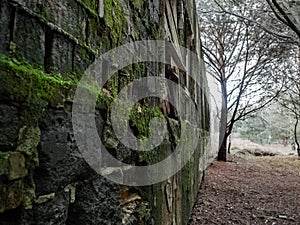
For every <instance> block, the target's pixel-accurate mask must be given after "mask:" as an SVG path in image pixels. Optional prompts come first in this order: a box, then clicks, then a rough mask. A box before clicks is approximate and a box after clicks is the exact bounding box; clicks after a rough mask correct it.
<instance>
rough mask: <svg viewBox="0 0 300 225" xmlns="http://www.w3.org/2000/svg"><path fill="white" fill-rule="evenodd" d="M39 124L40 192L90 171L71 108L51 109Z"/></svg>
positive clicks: (63, 185) (38, 182)
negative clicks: (80, 148) (75, 133)
mask: <svg viewBox="0 0 300 225" xmlns="http://www.w3.org/2000/svg"><path fill="white" fill-rule="evenodd" d="M40 128H41V130H42V133H41V144H40V148H39V159H40V165H39V168H38V169H37V170H36V173H35V174H34V177H35V180H36V191H37V194H38V195H43V194H47V193H51V192H55V191H58V190H59V189H62V188H64V187H65V186H67V185H68V184H70V183H73V182H74V181H77V180H80V179H84V177H88V176H89V175H90V173H91V169H90V167H89V166H88V165H87V163H86V162H85V161H84V159H83V158H82V156H81V154H80V152H79V151H78V148H77V147H76V144H75V140H74V137H73V131H72V124H71V113H70V112H69V111H65V110H64V109H58V110H53V109H49V110H48V111H47V116H46V117H44V118H43V120H42V121H41V125H40Z"/></svg>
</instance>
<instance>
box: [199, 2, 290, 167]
mask: <svg viewBox="0 0 300 225" xmlns="http://www.w3.org/2000/svg"><path fill="white" fill-rule="evenodd" d="M249 4H250V3H249V1H239V2H238V3H237V2H235V1H226V2H224V1H222V3H221V1H211V0H201V1H199V15H200V16H199V20H200V26H201V30H202V44H203V49H204V55H205V61H206V63H207V65H208V66H207V70H208V72H209V73H211V74H212V76H213V77H214V78H215V79H216V80H217V81H218V82H219V84H220V87H221V92H222V96H223V98H222V109H221V125H220V138H219V140H220V148H219V152H218V160H223V161H226V146H227V138H228V136H229V135H230V134H231V132H232V129H233V127H234V124H235V123H236V122H237V121H239V120H241V119H245V118H247V117H249V116H250V115H251V114H253V113H254V112H256V111H258V110H260V109H262V108H263V107H265V106H267V105H268V104H270V103H271V101H273V100H274V99H275V98H276V97H277V96H278V94H279V93H280V91H281V89H282V87H283V84H284V81H285V79H284V78H285V76H286V71H285V67H284V62H285V60H286V59H285V57H284V56H286V55H287V53H286V51H287V50H288V48H289V46H288V45H287V42H283V41H278V38H275V37H274V36H273V35H271V34H270V33H269V32H266V31H265V30H264V29H262V28H261V27H260V26H256V24H255V23H253V22H251V20H255V21H256V20H257V19H259V15H257V14H254V13H253V10H252V9H253V7H255V6H256V5H255V3H253V5H249ZM200 6H201V8H200ZM249 9H251V10H249ZM229 10H235V11H238V13H239V15H240V16H236V15H234V14H232V13H231V14H230V13H224V11H225V12H226V11H229ZM251 16H252V17H253V19H251V20H249V19H246V18H251Z"/></svg>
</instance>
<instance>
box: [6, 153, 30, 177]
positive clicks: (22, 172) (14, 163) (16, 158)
mask: <svg viewBox="0 0 300 225" xmlns="http://www.w3.org/2000/svg"><path fill="white" fill-rule="evenodd" d="M25 166H26V165H25V157H24V156H23V154H21V153H19V152H12V153H11V154H10V157H9V168H8V171H9V173H8V179H9V180H16V179H19V178H22V177H25V176H26V175H27V169H26V167H25Z"/></svg>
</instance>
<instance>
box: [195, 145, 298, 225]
mask: <svg viewBox="0 0 300 225" xmlns="http://www.w3.org/2000/svg"><path fill="white" fill-rule="evenodd" d="M233 142H234V141H233ZM292 153H294V155H291V154H292ZM268 155H274V156H268ZM199 224H208V225H212V224H218V225H221V224H226V225H227V224H249V225H252V224H270V225H281V224H299V225H300V160H299V159H298V157H297V156H296V155H295V152H293V151H291V150H289V149H288V147H284V146H282V145H275V146H272V147H271V148H270V146H261V145H257V144H254V143H250V142H246V143H245V141H243V140H235V142H234V144H233V150H232V153H231V155H230V156H229V157H228V162H226V163H225V162H218V161H215V162H213V164H212V165H211V166H210V167H209V169H208V171H207V173H206V177H205V181H204V184H203V185H202V188H201V190H200V192H199V197H198V201H197V203H196V205H195V206H194V211H193V215H192V217H191V219H190V225H199Z"/></svg>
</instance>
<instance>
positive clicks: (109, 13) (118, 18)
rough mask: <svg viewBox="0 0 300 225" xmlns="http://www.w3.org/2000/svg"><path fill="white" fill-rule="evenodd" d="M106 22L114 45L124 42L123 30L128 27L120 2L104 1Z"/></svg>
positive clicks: (114, 0) (116, 0)
mask: <svg viewBox="0 0 300 225" xmlns="http://www.w3.org/2000/svg"><path fill="white" fill-rule="evenodd" d="M104 21H105V24H106V26H107V27H108V28H109V31H110V34H111V38H112V42H113V44H114V45H115V46H117V45H118V44H119V43H120V42H121V40H122V31H123V29H124V28H125V27H127V22H126V18H125V16H124V10H123V8H122V6H121V5H120V4H119V1H118V0H104Z"/></svg>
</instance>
